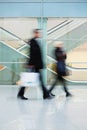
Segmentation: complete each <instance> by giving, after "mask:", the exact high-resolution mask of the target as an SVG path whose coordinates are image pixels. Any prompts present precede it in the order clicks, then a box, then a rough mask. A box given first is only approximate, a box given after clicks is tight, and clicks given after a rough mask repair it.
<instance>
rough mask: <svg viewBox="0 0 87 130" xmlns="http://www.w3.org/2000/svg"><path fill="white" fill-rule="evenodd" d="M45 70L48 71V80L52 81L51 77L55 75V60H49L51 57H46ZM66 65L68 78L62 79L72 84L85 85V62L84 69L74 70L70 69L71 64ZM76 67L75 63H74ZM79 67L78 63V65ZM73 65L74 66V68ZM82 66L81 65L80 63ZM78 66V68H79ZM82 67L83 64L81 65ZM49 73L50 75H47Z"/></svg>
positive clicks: (86, 80) (86, 75) (86, 67)
mask: <svg viewBox="0 0 87 130" xmlns="http://www.w3.org/2000/svg"><path fill="white" fill-rule="evenodd" d="M47 61H48V63H47V70H48V75H50V79H49V81H50V80H52V78H53V77H52V75H56V74H57V73H56V65H55V64H56V60H55V59H53V58H51V57H49V56H48V57H47ZM66 64H67V70H68V71H69V76H65V77H64V78H65V79H66V80H67V81H69V82H73V83H87V62H86V63H85V67H84V68H74V67H72V66H73V65H72V63H70V62H69V63H66ZM74 64H76V65H77V63H74ZM78 64H79V65H80V63H78ZM76 65H75V66H76ZM81 65H82V63H81ZM81 65H80V66H81ZM83 66H84V63H83ZM49 73H50V74H49Z"/></svg>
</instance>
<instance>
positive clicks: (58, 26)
mask: <svg viewBox="0 0 87 130" xmlns="http://www.w3.org/2000/svg"><path fill="white" fill-rule="evenodd" d="M72 21H73V20H72ZM72 21H69V22H68V21H65V22H62V23H61V24H59V25H57V26H56V27H57V28H56V27H55V28H53V31H51V32H47V35H50V34H52V33H53V32H55V31H56V30H59V29H61V28H62V27H65V26H66V25H68V24H69V23H71V22H72ZM64 23H65V24H64ZM62 24H63V25H62Z"/></svg>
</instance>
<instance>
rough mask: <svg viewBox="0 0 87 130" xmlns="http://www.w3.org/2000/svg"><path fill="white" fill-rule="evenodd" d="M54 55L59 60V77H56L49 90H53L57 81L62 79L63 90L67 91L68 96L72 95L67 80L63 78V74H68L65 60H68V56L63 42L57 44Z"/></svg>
mask: <svg viewBox="0 0 87 130" xmlns="http://www.w3.org/2000/svg"><path fill="white" fill-rule="evenodd" d="M54 55H55V58H56V60H57V77H56V80H55V81H54V83H53V84H52V86H51V88H50V90H49V92H51V91H52V90H53V89H54V87H55V85H56V84H57V82H58V81H60V82H61V83H62V85H63V90H64V91H65V93H66V97H68V96H71V94H70V93H69V91H68V88H67V86H66V81H65V79H64V78H63V76H66V75H67V71H66V64H65V60H66V58H67V56H66V53H65V52H64V50H63V43H62V42H59V43H57V44H55V51H54Z"/></svg>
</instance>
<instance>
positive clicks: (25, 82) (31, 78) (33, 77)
mask: <svg viewBox="0 0 87 130" xmlns="http://www.w3.org/2000/svg"><path fill="white" fill-rule="evenodd" d="M20 82H21V85H22V86H25V87H30V86H38V85H39V73H34V72H21V74H20Z"/></svg>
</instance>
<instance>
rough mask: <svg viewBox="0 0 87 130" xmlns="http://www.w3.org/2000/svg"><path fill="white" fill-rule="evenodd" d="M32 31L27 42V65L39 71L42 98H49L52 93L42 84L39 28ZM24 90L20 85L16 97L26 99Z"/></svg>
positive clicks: (42, 66) (42, 65)
mask: <svg viewBox="0 0 87 130" xmlns="http://www.w3.org/2000/svg"><path fill="white" fill-rule="evenodd" d="M33 33H34V38H32V39H31V40H30V41H29V42H28V44H29V45H30V55H29V56H30V59H29V60H28V63H27V66H28V67H29V68H31V69H32V68H33V69H34V70H35V72H37V73H39V78H40V82H41V88H42V92H43V98H44V99H46V98H51V96H52V95H50V94H49V92H48V90H47V89H46V87H45V85H44V82H43V75H42V72H41V70H42V69H43V68H44V64H43V58H42V52H41V48H40V42H39V40H38V39H39V38H40V37H41V32H40V30H39V29H35V30H34V32H33ZM24 92H25V87H21V88H20V90H19V92H18V97H19V98H21V99H25V100H27V98H26V97H24Z"/></svg>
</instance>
